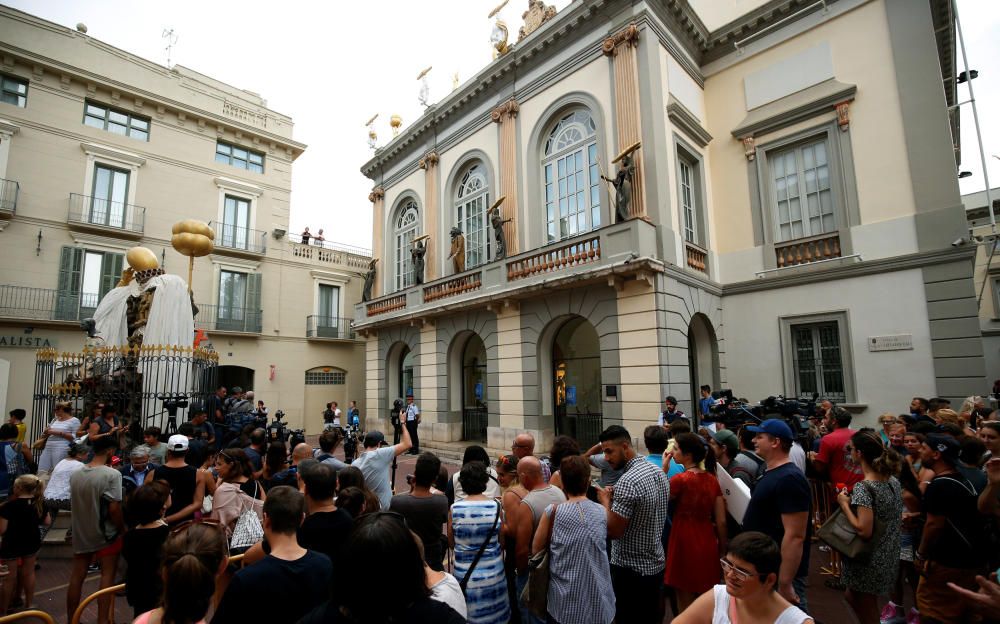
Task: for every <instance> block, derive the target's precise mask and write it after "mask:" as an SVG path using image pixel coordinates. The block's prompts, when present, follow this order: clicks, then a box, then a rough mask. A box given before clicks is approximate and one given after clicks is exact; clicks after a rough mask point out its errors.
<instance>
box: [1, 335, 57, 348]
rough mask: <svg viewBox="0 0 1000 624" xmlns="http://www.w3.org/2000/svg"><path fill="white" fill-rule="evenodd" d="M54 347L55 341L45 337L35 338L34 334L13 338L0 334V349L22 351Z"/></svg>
mask: <svg viewBox="0 0 1000 624" xmlns="http://www.w3.org/2000/svg"><path fill="white" fill-rule="evenodd" d="M54 346H56V341H55V340H54V339H52V338H49V337H47V336H36V335H34V334H24V335H22V336H13V335H9V334H0V349H2V348H4V347H14V348H22V349H44V348H46V347H54Z"/></svg>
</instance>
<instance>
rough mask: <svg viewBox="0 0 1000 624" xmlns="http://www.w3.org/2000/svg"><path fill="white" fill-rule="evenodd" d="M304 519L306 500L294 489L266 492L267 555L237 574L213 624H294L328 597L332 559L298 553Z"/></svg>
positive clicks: (331, 579) (308, 551)
mask: <svg viewBox="0 0 1000 624" xmlns="http://www.w3.org/2000/svg"><path fill="white" fill-rule="evenodd" d="M304 515H305V500H304V499H303V497H302V494H301V493H299V492H298V491H297V490H296V489H294V488H291V487H288V486H284V485H280V486H278V487H275V488H272V489H271V490H270V491H268V493H267V500H266V501H264V537H265V538H266V539H267V543H268V544H269V545H270V547H271V552H270V554H269V555H267V556H266V557H264V558H263V559H261V560H260V561H258V562H257V563H255V564H253V565H252V566H248V567H246V568H243V569H242V570H240V571H239V572H237V573H236V576H234V577H233V580H232V581H230V583H229V586H228V587H227V588H226V593H225V594H223V596H222V600H221V601H220V602H219V608H218V610H216V612H215V617H213V618H212V622H213V623H218V624H227V623H229V622H235V623H238V624H246V623H247V622H297V621H299V619H301V618H302V616H304V615H305V614H306V613H309V612H310V611H312V610H313V609H314V608H315V607H316V606H317V605H319V604H321V603H322V602H324V601H325V600H326V599H327V597H329V594H330V585H331V583H332V582H333V564H331V563H330V558H329V557H327V556H326V555H324V554H320V553H318V552H315V551H312V550H306V549H305V548H302V547H301V546H299V543H298V540H297V539H296V537H295V534H296V531H297V530H298V528H299V525H300V524H301V523H302V518H303V516H304ZM276 596H280V600H276V599H274V597H276Z"/></svg>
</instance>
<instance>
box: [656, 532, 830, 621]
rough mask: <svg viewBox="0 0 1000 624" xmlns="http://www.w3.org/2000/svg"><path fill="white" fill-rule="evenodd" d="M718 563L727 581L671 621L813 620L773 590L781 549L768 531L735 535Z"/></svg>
mask: <svg viewBox="0 0 1000 624" xmlns="http://www.w3.org/2000/svg"><path fill="white" fill-rule="evenodd" d="M721 563H722V573H723V576H724V578H725V581H726V584H725V585H716V586H715V587H714V588H712V589H711V590H709V591H707V592H705V593H704V594H702V595H701V596H700V597H699V598H698V599H697V600H695V601H694V603H692V604H691V606H690V607H688V608H687V609H685V610H684V612H683V613H681V614H680V615H678V616H677V617H676V618H674V624H813V620H812V618H810V617H809V616H808V615H806V613H805V612H804V611H802V610H801V609H799V608H798V607H796V606H794V605H792V604H791V603H789V602H788V601H787V600H785V599H784V598H783V597H782V596H781V594H779V593H778V592H777V591H775V588H776V586H777V584H778V570H779V569H780V568H781V550H780V548H779V547H778V544H776V543H775V541H774V540H773V539H771V538H770V537H768V536H767V535H764V534H763V533H757V532H756V531H748V532H746V533H741V534H740V535H737V536H736V537H735V538H733V540H732V541H730V542H729V551H728V552H727V553H726V556H725V557H723V558H722V561H721Z"/></svg>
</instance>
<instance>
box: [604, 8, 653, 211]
mask: <svg viewBox="0 0 1000 624" xmlns="http://www.w3.org/2000/svg"><path fill="white" fill-rule="evenodd" d="M638 46H639V28H638V27H637V26H636V25H635V24H634V23H633V24H629V25H628V27H626V28H625V29H624V30H621V31H619V32H617V33H615V34H614V35H612V36H610V37H608V38H607V39H605V40H604V45H603V50H604V54H606V55H607V56H609V57H610V58H611V63H612V66H613V69H614V76H615V114H616V118H615V123H616V126H617V129H618V150H619V151H620V150H623V149H625V148H626V147H628V146H629V145H632V144H633V143H635V142H636V141H639V140H641V138H642V127H641V123H640V119H639V62H638V58H637V48H638ZM632 159H633V162H634V163H635V176H634V177H633V179H632V204H631V206H630V207H629V215H630V216H632V217H642V218H645V217H646V193H645V184H644V177H643V166H642V150H638V151H636V152H633V153H632ZM612 169H613V168H611V167H609V171H608V172H607V175H608V176H614V174H615V172H614V171H613V170H612Z"/></svg>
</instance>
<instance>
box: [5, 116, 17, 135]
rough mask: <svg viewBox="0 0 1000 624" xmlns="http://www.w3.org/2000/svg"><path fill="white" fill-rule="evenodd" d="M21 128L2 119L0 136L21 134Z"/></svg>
mask: <svg viewBox="0 0 1000 624" xmlns="http://www.w3.org/2000/svg"><path fill="white" fill-rule="evenodd" d="M20 130H21V126H19V125H17V124H16V123H14V122H13V121H7V120H6V119H0V134H7V135H11V134H17V133H18V132H20Z"/></svg>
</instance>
